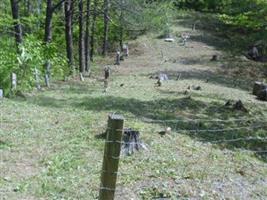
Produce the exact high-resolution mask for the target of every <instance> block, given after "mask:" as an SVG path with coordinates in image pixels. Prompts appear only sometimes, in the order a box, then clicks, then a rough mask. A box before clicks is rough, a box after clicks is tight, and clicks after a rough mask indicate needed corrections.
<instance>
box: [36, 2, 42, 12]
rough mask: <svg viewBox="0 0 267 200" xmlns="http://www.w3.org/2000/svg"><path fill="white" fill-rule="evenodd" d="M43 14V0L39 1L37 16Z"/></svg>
mask: <svg viewBox="0 0 267 200" xmlns="http://www.w3.org/2000/svg"><path fill="white" fill-rule="evenodd" d="M41 12H42V0H38V1H37V14H38V15H40V14H41Z"/></svg>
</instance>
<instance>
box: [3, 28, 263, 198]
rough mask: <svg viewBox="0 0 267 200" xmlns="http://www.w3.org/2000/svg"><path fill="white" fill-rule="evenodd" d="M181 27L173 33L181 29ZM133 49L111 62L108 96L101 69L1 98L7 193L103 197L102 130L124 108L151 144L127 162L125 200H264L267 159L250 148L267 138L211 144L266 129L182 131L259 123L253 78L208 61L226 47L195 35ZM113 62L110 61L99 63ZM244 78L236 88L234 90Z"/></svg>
mask: <svg viewBox="0 0 267 200" xmlns="http://www.w3.org/2000/svg"><path fill="white" fill-rule="evenodd" d="M181 30H182V29H181V27H178V28H176V29H175V30H174V31H175V32H176V33H177V34H178V33H179V32H180V31H181ZM183 30H186V29H183ZM197 34H200V33H197ZM197 34H196V35H197ZM202 37H204V36H202ZM148 38H149V39H148ZM131 53H132V55H131V57H130V58H129V59H127V60H126V61H125V62H124V63H123V64H122V65H121V66H119V67H115V66H112V76H111V81H110V87H109V90H108V92H107V93H103V83H102V81H101V80H100V77H102V74H101V72H100V71H95V73H94V77H93V78H92V79H90V80H89V79H87V80H86V82H85V83H79V82H77V81H75V80H72V81H70V82H68V83H63V82H59V83H56V84H55V85H54V86H53V89H51V90H49V91H43V92H40V93H33V94H29V95H28V97H27V99H26V100H22V99H12V100H8V99H4V101H3V102H1V108H0V111H1V117H0V125H1V128H0V142H1V143H0V153H1V160H0V161H1V162H0V172H1V177H0V188H1V189H0V195H1V197H2V198H3V199H27V200H29V199H96V198H97V195H98V189H99V180H100V170H101V164H102V156H103V147H104V141H103V140H101V139H97V138H96V137H95V136H96V135H98V134H101V133H102V132H104V131H105V128H106V120H107V115H108V113H110V112H120V113H122V114H123V115H124V116H125V117H126V119H127V120H126V126H127V127H134V128H136V129H138V130H140V131H141V138H142V139H143V141H144V142H145V143H146V144H147V145H148V147H149V150H148V151H145V152H141V153H138V154H135V155H133V156H131V157H126V158H123V159H121V163H120V170H119V172H120V175H119V180H118V193H117V199H151V198H153V197H154V198H155V197H163V196H165V197H171V198H173V199H177V198H178V197H181V198H184V199H188V198H190V199H220V198H229V199H264V197H266V196H267V193H266V191H267V190H266V189H267V188H266V185H267V168H266V157H265V158H264V157H261V156H260V155H255V154H253V153H247V152H246V153H245V152H243V150H260V149H262V148H264V147H266V142H258V143H255V142H238V143H230V144H221V145H212V144H211V143H210V141H213V140H220V139H232V138H235V137H244V136H252V135H253V136H257V135H259V136H266V130H264V129H257V131H247V130H241V131H231V132H227V133H212V134H210V133H202V134H190V132H187V131H179V130H177V129H196V128H210V129H216V128H225V127H240V126H246V127H247V126H251V125H258V124H259V122H258V121H259V119H261V120H265V121H266V120H267V105H266V103H263V102H260V101H258V100H256V99H255V97H254V96H252V95H251V94H250V92H249V91H248V90H247V88H249V87H250V81H251V80H246V79H244V77H242V78H240V80H239V79H238V77H236V76H228V75H227V76H226V75H225V74H226V73H225V70H224V71H223V70H222V67H221V65H222V64H225V63H211V62H209V61H208V60H209V59H210V57H211V55H212V54H214V53H219V54H222V55H224V54H223V53H222V52H220V51H219V50H218V49H215V48H214V47H212V46H208V45H207V44H205V43H202V42H199V41H195V40H191V41H190V42H189V44H188V46H187V47H186V48H185V47H182V46H179V44H177V43H164V42H163V41H161V40H158V39H151V37H143V38H140V39H139V40H138V41H135V42H132V43H131ZM112 62H113V61H112V59H109V60H104V61H101V62H100V63H99V66H101V67H102V66H104V65H105V64H111V63H112ZM252 64H253V63H252ZM228 65H229V63H228ZM159 71H164V72H166V73H168V74H169V75H170V76H171V77H173V79H174V80H170V81H168V82H164V83H163V86H162V87H160V88H156V87H155V82H156V81H155V80H153V79H149V76H150V75H151V74H156V73H158V72H159ZM177 73H182V76H181V80H179V81H175V78H174V77H176V75H177ZM207 79H209V82H208V83H207V82H206V80H207ZM236 80H239V81H236ZM122 83H124V86H123V87H120V84H122ZM235 83H236V84H237V87H233V85H234V84H235ZM189 85H201V87H202V91H190V94H191V98H187V95H184V94H183V93H184V91H185V90H186V88H187V87H188V86H189ZM227 99H234V100H238V99H242V100H243V101H244V103H245V105H246V106H247V108H248V109H249V110H250V112H249V113H243V112H233V111H231V110H229V109H227V108H225V107H224V106H223V105H224V103H225V101H226V100H227ZM255 116H256V117H255ZM142 117H146V118H154V119H176V118H179V119H186V118H201V119H234V118H244V119H247V118H254V117H255V118H254V119H252V120H250V121H249V122H227V123H218V122H213V123H211V122H203V123H202V124H201V127H199V126H200V125H199V124H194V123H182V122H180V123H173V124H166V123H155V124H151V123H145V122H143V121H142V120H141V118H142ZM167 125H168V126H171V127H172V128H173V131H172V133H171V134H170V135H167V136H166V137H160V136H159V135H158V134H157V132H158V131H160V130H162V129H163V128H164V127H165V126H167ZM240 150H241V151H240Z"/></svg>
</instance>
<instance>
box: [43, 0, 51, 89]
mask: <svg viewBox="0 0 267 200" xmlns="http://www.w3.org/2000/svg"><path fill="white" fill-rule="evenodd" d="M52 18H53V5H52V0H47V1H46V18H45V36H44V43H45V45H48V44H49V43H50V42H51V41H52ZM50 69H51V63H50V61H49V60H46V61H45V74H46V76H47V77H48V78H49V79H50V75H51V72H50ZM46 86H47V87H49V83H48V84H46Z"/></svg>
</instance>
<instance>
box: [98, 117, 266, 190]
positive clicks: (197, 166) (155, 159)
mask: <svg viewBox="0 0 267 200" xmlns="http://www.w3.org/2000/svg"><path fill="white" fill-rule="evenodd" d="M126 121H127V122H128V124H127V125H129V126H130V125H131V124H134V123H143V125H144V124H145V125H150V126H148V127H146V126H145V125H144V126H143V127H142V128H138V131H140V132H141V133H158V131H160V130H163V131H166V132H167V130H166V127H168V125H170V124H172V125H173V124H175V126H174V127H175V129H171V133H166V135H164V137H159V140H160V142H159V143H157V145H148V148H147V149H145V150H144V151H148V153H141V156H131V157H130V159H131V160H132V163H133V165H134V163H146V164H147V165H153V164H156V165H158V164H162V163H170V162H174V163H175V162H178V163H179V164H181V163H184V165H183V167H180V170H181V171H180V172H179V175H180V177H181V179H184V178H185V179H186V177H187V176H188V175H186V174H187V172H188V171H190V170H191V171H192V170H194V171H200V172H201V173H203V174H209V170H210V168H212V166H209V164H208V163H209V162H210V160H211V158H210V157H212V156H214V155H213V154H214V152H216V155H217V154H218V149H217V148H216V147H215V146H214V145H222V146H223V148H220V149H219V150H220V151H221V152H223V153H222V154H221V155H222V156H229V155H230V158H231V159H234V156H235V154H239V153H241V154H251V155H255V154H257V155H260V156H263V157H264V156H265V157H266V156H267V149H265V148H266V147H267V137H266V136H267V135H266V128H267V122H266V121H264V120H260V119H256V118H240V119H225V120H223V119H212V120H210V119H177V120H153V119H147V118H136V117H129V118H127V119H126ZM132 121H134V122H132ZM181 122H182V123H192V122H197V123H198V122H215V123H220V125H222V123H226V124H227V123H229V122H231V123H233V124H232V125H234V126H233V127H227V128H216V127H212V128H208V127H207V128H203V129H198V128H195V129H192V128H191V129H179V125H180V123H181ZM240 122H242V123H244V126H240ZM245 124H247V125H246V126H245ZM151 125H152V126H153V125H159V126H157V127H154V128H151ZM211 126H212V125H211ZM111 129H112V127H108V128H106V130H107V132H108V131H109V130H111ZM125 130H128V129H116V130H115V131H122V132H124V131H125ZM229 132H230V134H231V135H230V137H232V138H229ZM236 132H238V134H237V133H236ZM257 132H260V133H259V135H257V134H258V133H257ZM192 133H193V134H192ZM207 133H208V135H205V134H207ZM210 133H212V137H211V138H210V139H209V138H206V137H207V136H209V134H210ZM203 134H204V135H205V137H204V138H203V139H200V137H199V136H201V135H203ZM183 135H188V136H190V137H192V144H191V145H190V147H189V149H188V150H187V152H184V151H185V150H181V149H177V150H178V153H179V155H181V154H183V153H184V154H185V155H184V156H177V152H176V151H175V148H174V147H175V146H177V143H176V139H175V140H173V138H174V137H175V138H177V137H179V136H183ZM154 136H155V135H154ZM214 136H215V138H214ZM217 137H218V138H217ZM216 138H217V139H216ZM164 141H165V144H164V145H163V146H166V144H167V143H168V145H169V146H170V147H171V148H166V149H160V151H162V152H159V150H157V148H158V147H159V146H160V145H162V143H163V142H164ZM138 142H139V141H136V140H132V141H123V140H122V141H121V140H106V141H104V143H103V145H105V144H119V145H121V146H131V145H132V146H133V148H134V146H135V145H139V144H140V143H138ZM233 143H237V144H238V145H236V146H235V145H234V146H231V147H229V148H228V146H225V145H232V144H233ZM250 143H255V144H258V143H261V147H258V149H253V148H252V147H251V144H250ZM201 145H204V147H202V146H201ZM198 148H204V150H203V149H201V150H200V149H198ZM198 150H199V151H201V152H202V151H204V153H203V154H204V155H199V153H197V151H198ZM190 151H191V152H190ZM159 153H161V154H162V155H160V154H159ZM165 155H168V156H166V157H165ZM219 155H220V153H219ZM111 159H115V160H119V159H122V160H124V159H126V160H127V159H129V158H128V157H127V156H125V155H120V156H116V157H111ZM172 159H173V160H172ZM170 160H171V161H170ZM123 164H124V163H122V164H121V165H123ZM249 164H250V165H252V166H253V163H252V164H251V163H249ZM257 165H259V164H258V163H257ZM137 166H138V164H137ZM226 166H227V164H226ZM172 167H173V166H172V165H170V166H167V169H169V170H170V171H171V170H172ZM260 167H262V168H266V167H267V164H266V163H265V162H263V163H262V164H261V165H260ZM121 168H124V167H123V166H121ZM181 168H183V169H181ZM148 169H149V167H148ZM173 170H175V169H173ZM231 170H232V169H231V166H229V169H228V167H224V171H223V172H222V177H224V176H227V175H228V173H229V171H231ZM102 173H103V171H102ZM144 173H148V174H149V172H144ZM151 173H152V176H155V177H157V175H153V173H154V172H151ZM239 173H243V172H242V171H240V172H239ZM254 173H258V175H259V176H262V171H260V172H257V171H254ZM113 174H114V175H116V176H117V175H118V176H119V177H121V176H122V177H124V176H132V175H133V174H129V173H125V169H124V170H123V172H120V170H119V171H115V172H113ZM159 176H161V175H159ZM162 176H164V175H162ZM203 181H205V180H204V179H203ZM121 184H123V183H118V185H120V186H121ZM244 188H246V187H244ZM100 190H107V191H112V192H115V191H116V193H119V194H121V193H123V187H120V189H119V190H118V189H114V188H109V187H104V186H103V185H101V186H100Z"/></svg>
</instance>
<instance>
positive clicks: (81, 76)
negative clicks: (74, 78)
mask: <svg viewBox="0 0 267 200" xmlns="http://www.w3.org/2000/svg"><path fill="white" fill-rule="evenodd" d="M79 76H80V81H82V82H84V77H83V74H82V73H80V75H79Z"/></svg>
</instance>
